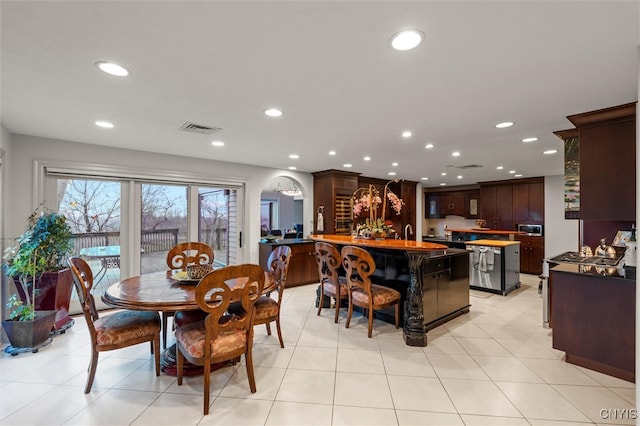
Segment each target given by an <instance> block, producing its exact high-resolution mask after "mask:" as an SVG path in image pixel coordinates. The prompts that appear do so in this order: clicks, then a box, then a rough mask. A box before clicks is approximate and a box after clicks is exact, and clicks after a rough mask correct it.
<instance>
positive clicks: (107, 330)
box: [67, 257, 160, 393]
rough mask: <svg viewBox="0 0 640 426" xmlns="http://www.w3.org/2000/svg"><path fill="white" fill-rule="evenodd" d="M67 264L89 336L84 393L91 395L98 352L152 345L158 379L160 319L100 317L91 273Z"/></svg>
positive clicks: (79, 262)
mask: <svg viewBox="0 0 640 426" xmlns="http://www.w3.org/2000/svg"><path fill="white" fill-rule="evenodd" d="M67 263H68V264H69V268H71V271H72V274H71V276H72V277H73V283H74V285H75V288H76V292H77V293H78V299H79V301H80V305H81V306H82V312H83V313H84V318H85V320H86V321H87V328H88V329H89V334H90V336H91V361H90V363H89V368H88V373H89V375H88V377H87V384H86V386H85V388H84V393H89V392H90V391H91V386H92V385H93V379H94V377H95V374H96V367H97V366H98V354H99V353H100V352H104V351H111V350H114V349H120V348H125V347H127V346H133V345H137V344H139V343H144V342H151V352H152V353H153V355H154V358H155V368H156V376H159V375H160V315H158V313H157V312H151V311H130V310H121V311H117V312H115V313H113V314H110V315H107V316H103V317H100V316H99V314H98V310H97V309H96V305H95V301H94V299H93V295H92V294H91V288H92V287H93V273H92V272H91V268H90V267H89V264H88V263H87V262H86V261H85V260H84V259H81V258H79V257H71V258H69V259H68V261H67Z"/></svg>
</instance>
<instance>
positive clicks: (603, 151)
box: [556, 102, 636, 221]
mask: <svg viewBox="0 0 640 426" xmlns="http://www.w3.org/2000/svg"><path fill="white" fill-rule="evenodd" d="M635 116H636V103H635V102H634V103H629V104H625V105H620V106H616V107H611V108H605V109H601V110H597V111H591V112H587V113H582V114H576V115H571V116H568V117H567V118H568V119H569V121H571V123H572V124H573V125H574V126H576V129H577V130H578V135H579V136H578V138H579V144H580V150H579V152H580V154H579V158H580V185H579V188H580V194H579V200H580V208H579V214H578V216H579V218H580V219H587V220H609V221H610V220H618V221H635V218H636V209H635V203H636V177H635V173H636V167H635V162H636V120H635ZM565 132H566V131H565ZM562 134H563V131H561V132H556V135H558V136H560V137H562ZM565 140H566V139H565Z"/></svg>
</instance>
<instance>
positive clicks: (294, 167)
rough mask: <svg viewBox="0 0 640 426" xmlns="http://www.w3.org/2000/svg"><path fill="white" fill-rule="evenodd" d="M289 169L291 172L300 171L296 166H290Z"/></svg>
mask: <svg viewBox="0 0 640 426" xmlns="http://www.w3.org/2000/svg"><path fill="white" fill-rule="evenodd" d="M288 169H289V170H298V168H297V167H296V166H289V167H288Z"/></svg>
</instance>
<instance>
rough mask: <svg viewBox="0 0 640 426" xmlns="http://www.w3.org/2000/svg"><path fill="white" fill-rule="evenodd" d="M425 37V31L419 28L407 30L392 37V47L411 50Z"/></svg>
mask: <svg viewBox="0 0 640 426" xmlns="http://www.w3.org/2000/svg"><path fill="white" fill-rule="evenodd" d="M423 38H424V33H422V31H418V30H405V31H400V32H399V33H396V34H394V35H393V36H392V37H391V40H390V42H391V47H393V48H394V49H396V50H411V49H414V48H415V47H417V46H418V45H419V44H420V43H421V42H422V39H423Z"/></svg>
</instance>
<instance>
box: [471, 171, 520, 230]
mask: <svg viewBox="0 0 640 426" xmlns="http://www.w3.org/2000/svg"><path fill="white" fill-rule="evenodd" d="M480 218H481V219H484V220H486V221H487V223H486V225H485V226H486V227H487V228H492V229H502V230H507V231H508V230H512V229H515V227H514V224H513V185H512V184H511V183H510V182H509V183H501V184H486V185H483V184H481V185H480Z"/></svg>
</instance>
